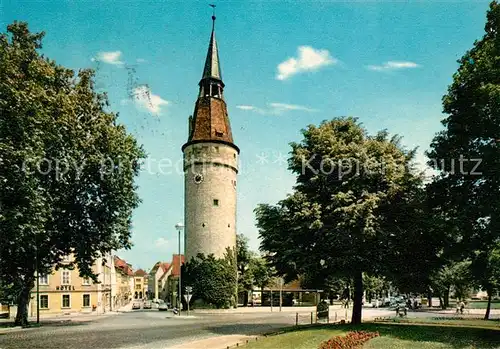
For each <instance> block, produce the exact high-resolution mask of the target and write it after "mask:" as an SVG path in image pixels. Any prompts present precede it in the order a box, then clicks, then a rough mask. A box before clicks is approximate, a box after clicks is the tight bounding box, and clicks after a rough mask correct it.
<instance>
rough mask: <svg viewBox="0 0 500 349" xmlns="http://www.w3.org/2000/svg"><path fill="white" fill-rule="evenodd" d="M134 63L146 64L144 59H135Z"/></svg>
mask: <svg viewBox="0 0 500 349" xmlns="http://www.w3.org/2000/svg"><path fill="white" fill-rule="evenodd" d="M135 61H136V62H137V63H146V62H147V61H146V60H145V59H144V58H137V59H136V60H135Z"/></svg>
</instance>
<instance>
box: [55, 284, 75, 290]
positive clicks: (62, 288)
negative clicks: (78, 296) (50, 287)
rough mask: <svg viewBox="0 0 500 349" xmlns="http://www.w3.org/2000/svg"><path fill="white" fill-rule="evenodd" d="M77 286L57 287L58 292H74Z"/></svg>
mask: <svg viewBox="0 0 500 349" xmlns="http://www.w3.org/2000/svg"><path fill="white" fill-rule="evenodd" d="M74 290H75V286H71V285H61V286H56V291H74Z"/></svg>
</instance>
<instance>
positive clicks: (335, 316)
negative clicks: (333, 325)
mask: <svg viewBox="0 0 500 349" xmlns="http://www.w3.org/2000/svg"><path fill="white" fill-rule="evenodd" d="M335 322H337V312H335Z"/></svg>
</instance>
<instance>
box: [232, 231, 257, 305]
mask: <svg viewBox="0 0 500 349" xmlns="http://www.w3.org/2000/svg"><path fill="white" fill-rule="evenodd" d="M255 258H257V257H256V255H255V253H253V252H252V251H250V249H249V248H248V238H247V237H246V236H244V235H243V234H238V235H237V236H236V261H237V266H238V294H243V306H245V307H246V306H247V305H248V293H249V292H250V291H251V290H252V288H253V285H254V276H253V267H252V266H253V260H254V259H255Z"/></svg>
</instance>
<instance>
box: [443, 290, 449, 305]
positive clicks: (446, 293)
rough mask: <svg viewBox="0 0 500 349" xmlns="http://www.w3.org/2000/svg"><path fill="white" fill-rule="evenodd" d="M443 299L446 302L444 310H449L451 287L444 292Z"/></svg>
mask: <svg viewBox="0 0 500 349" xmlns="http://www.w3.org/2000/svg"><path fill="white" fill-rule="evenodd" d="M443 298H444V299H443V300H444V308H443V309H447V308H449V307H450V288H449V287H448V288H447V289H446V291H445V292H444V295H443Z"/></svg>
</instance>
